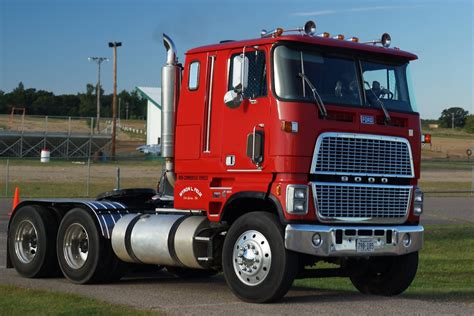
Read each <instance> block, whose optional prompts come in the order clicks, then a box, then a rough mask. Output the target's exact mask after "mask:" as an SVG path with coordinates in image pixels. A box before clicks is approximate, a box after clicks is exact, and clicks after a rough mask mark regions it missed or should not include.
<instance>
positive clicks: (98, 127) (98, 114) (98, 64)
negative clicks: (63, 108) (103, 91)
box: [88, 57, 109, 134]
mask: <svg viewBox="0 0 474 316" xmlns="http://www.w3.org/2000/svg"><path fill="white" fill-rule="evenodd" d="M88 59H89V61H94V62H96V63H97V92H96V93H97V120H96V127H97V134H99V133H100V65H101V64H102V62H104V61H109V59H108V58H106V57H89V58H88Z"/></svg>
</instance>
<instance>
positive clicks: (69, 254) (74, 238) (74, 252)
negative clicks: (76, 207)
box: [63, 223, 89, 269]
mask: <svg viewBox="0 0 474 316" xmlns="http://www.w3.org/2000/svg"><path fill="white" fill-rule="evenodd" d="M63 252H64V258H65V259H66V262H67V264H68V265H69V266H70V267H71V268H73V269H80V268H82V266H84V264H85V263H86V260H87V256H88V254H89V236H88V235H87V231H86V229H85V228H84V226H82V225H81V224H78V223H74V224H72V225H70V226H69V227H68V228H67V229H66V232H65V233H64V241H63Z"/></svg>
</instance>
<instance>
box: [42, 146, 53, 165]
mask: <svg viewBox="0 0 474 316" xmlns="http://www.w3.org/2000/svg"><path fill="white" fill-rule="evenodd" d="M50 157H51V152H50V151H49V150H48V149H42V150H41V162H42V163H48V162H49V158H50Z"/></svg>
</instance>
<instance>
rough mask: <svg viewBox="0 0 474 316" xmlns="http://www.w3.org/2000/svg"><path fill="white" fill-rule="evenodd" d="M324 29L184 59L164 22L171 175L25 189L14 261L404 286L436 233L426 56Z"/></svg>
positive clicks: (257, 289)
mask: <svg viewBox="0 0 474 316" xmlns="http://www.w3.org/2000/svg"><path fill="white" fill-rule="evenodd" d="M315 32H316V25H315V24H314V22H311V21H309V22H308V23H306V25H305V27H304V28H297V29H293V30H284V29H281V28H276V29H274V30H272V31H269V32H267V31H262V34H261V37H260V38H258V39H252V40H244V41H223V42H221V43H219V44H215V45H209V46H203V47H198V48H194V49H191V50H189V51H188V52H187V53H186V60H185V63H184V66H183V65H181V64H180V63H178V58H177V55H176V48H175V46H174V44H173V42H172V40H171V39H170V38H169V37H168V36H166V35H163V40H164V45H165V48H166V50H167V60H166V64H165V65H164V67H163V70H162V137H161V139H162V156H163V157H164V158H165V161H166V166H165V168H164V171H163V174H162V175H161V179H160V183H159V187H158V189H157V190H154V189H128V190H121V191H116V192H111V193H105V194H102V195H101V196H99V197H98V198H97V199H96V200H94V201H91V200H31V201H24V202H22V203H20V204H19V205H18V206H17V207H16V208H15V210H14V211H13V214H12V216H11V219H10V222H9V233H8V258H7V260H8V262H7V265H8V267H14V268H15V269H16V270H17V271H18V273H20V274H21V275H23V276H25V277H31V278H34V277H46V276H50V275H55V274H57V273H58V272H60V271H61V272H62V274H64V276H65V277H66V278H68V279H69V280H71V281H72V282H75V283H94V282H109V281H113V280H118V279H119V278H120V277H121V276H122V275H123V273H125V272H126V271H127V269H129V268H130V267H131V266H133V267H137V266H139V265H152V266H155V267H158V266H160V267H166V268H167V269H168V271H169V272H171V273H174V274H176V275H178V276H181V277H192V276H206V275H212V274H215V273H218V272H220V271H223V273H224V276H225V279H226V281H227V284H228V286H229V287H230V289H231V290H232V292H233V293H234V294H235V295H236V296H238V297H239V298H240V299H242V300H244V301H248V302H269V301H275V300H278V299H279V298H281V297H282V296H284V295H285V294H286V292H287V291H288V289H289V288H290V286H291V284H292V282H293V280H294V279H295V278H313V277H348V278H350V280H351V281H352V283H353V284H354V286H355V287H356V288H357V289H358V290H359V291H360V292H362V293H367V294H378V295H397V294H400V293H402V292H403V291H404V290H405V289H407V288H408V286H409V285H410V284H411V282H412V280H413V279H414V277H415V274H416V271H417V266H418V252H419V250H420V249H421V247H422V244H423V227H422V226H421V225H420V224H419V221H420V215H421V213H422V211H423V194H422V192H421V191H420V189H419V188H418V187H417V181H418V178H419V176H420V147H421V144H420V142H421V134H420V119H419V114H418V113H417V110H416V107H415V101H414V96H413V90H412V86H411V83H410V77H409V63H410V62H411V61H413V60H415V59H417V57H416V56H415V55H413V54H411V53H408V52H405V51H402V50H399V49H397V48H389V46H390V36H389V35H388V34H386V33H385V34H384V35H383V36H382V38H381V39H380V40H377V41H372V42H369V43H360V42H359V40H358V39H357V38H355V37H353V38H350V39H344V37H343V36H342V35H338V36H335V37H331V36H330V35H329V34H328V33H322V34H316V33H315ZM321 262H330V263H333V264H336V266H337V268H331V269H318V265H319V263H321Z"/></svg>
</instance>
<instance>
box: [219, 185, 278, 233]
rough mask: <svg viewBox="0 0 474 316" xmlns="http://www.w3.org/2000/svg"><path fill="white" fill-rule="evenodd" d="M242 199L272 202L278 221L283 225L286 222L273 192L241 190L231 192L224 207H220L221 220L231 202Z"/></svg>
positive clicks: (229, 207) (230, 206)
mask: <svg viewBox="0 0 474 316" xmlns="http://www.w3.org/2000/svg"><path fill="white" fill-rule="evenodd" d="M242 199H258V200H262V201H265V202H267V203H270V204H273V206H274V207H275V210H276V212H277V215H278V218H279V219H280V222H281V223H282V224H283V225H284V224H286V223H287V220H286V219H285V215H284V214H283V208H282V206H281V204H280V201H279V200H278V199H277V198H276V197H275V196H274V195H273V194H267V193H266V192H258V191H241V192H237V193H235V194H233V195H232V196H231V197H230V198H229V199H228V200H227V201H226V203H225V205H224V207H223V208H222V212H221V214H220V215H221V216H220V218H221V222H222V221H223V218H225V216H226V214H227V215H228V212H229V209H231V208H232V204H233V203H235V202H236V201H238V200H242ZM242 215H243V214H242Z"/></svg>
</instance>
